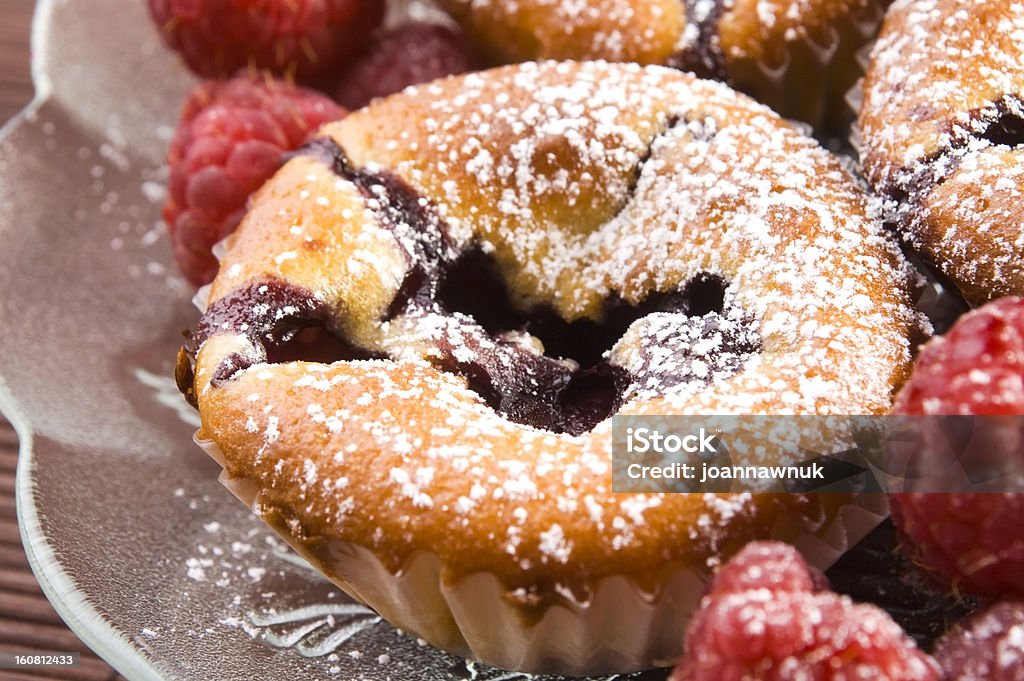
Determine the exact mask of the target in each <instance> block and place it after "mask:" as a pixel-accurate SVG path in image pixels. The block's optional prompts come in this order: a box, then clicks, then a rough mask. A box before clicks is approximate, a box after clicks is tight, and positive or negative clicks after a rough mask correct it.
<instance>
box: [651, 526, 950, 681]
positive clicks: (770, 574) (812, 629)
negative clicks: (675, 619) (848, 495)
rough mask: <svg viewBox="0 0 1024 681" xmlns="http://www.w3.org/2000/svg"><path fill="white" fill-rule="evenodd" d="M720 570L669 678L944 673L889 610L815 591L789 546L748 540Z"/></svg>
mask: <svg viewBox="0 0 1024 681" xmlns="http://www.w3.org/2000/svg"><path fill="white" fill-rule="evenodd" d="M787 554H788V555H787ZM720 574H721V575H722V576H723V578H722V581H721V582H720V581H719V579H718V578H717V577H716V579H715V581H714V582H713V584H712V587H711V590H710V592H709V593H708V595H707V596H705V597H704V600H703V601H702V603H701V607H700V610H698V611H697V613H696V614H695V615H694V617H693V620H692V621H691V622H690V625H689V628H688V629H687V633H686V653H685V655H684V657H683V660H682V662H681V663H680V665H679V666H678V667H677V668H676V669H675V671H674V672H673V674H672V676H671V681H705V680H706V681H745V680H748V679H759V680H768V679H771V680H775V681H789V680H792V681H797V680H799V679H815V680H817V681H840V680H852V679H887V680H888V681H910V680H913V681H925V680H927V681H932V680H934V681H937V680H938V678H939V673H938V668H937V667H936V665H935V663H934V661H933V660H932V659H931V658H930V657H928V656H927V655H926V654H924V653H923V652H921V651H920V650H918V649H917V647H916V645H915V644H914V643H913V642H912V641H911V640H910V639H909V638H908V637H907V635H906V634H905V633H904V632H903V630H902V629H900V627H899V626H898V625H897V624H896V623H895V622H893V621H892V619H891V618H890V617H889V616H888V615H887V614H886V613H885V612H884V611H883V610H881V609H879V608H876V607H874V606H871V605H859V604H856V603H854V602H853V601H851V600H850V599H849V598H847V597H845V596H840V595H838V594H835V593H832V592H830V591H814V590H813V589H814V588H815V587H816V585H820V580H816V579H815V578H814V577H813V576H812V573H811V572H810V570H809V569H808V568H807V566H806V564H805V563H804V562H803V559H802V558H801V557H800V556H799V554H798V553H797V552H796V549H794V548H792V547H790V546H788V545H784V544H773V543H761V542H758V543H754V544H750V545H748V546H747V547H746V548H744V549H743V550H742V551H741V552H740V553H739V554H737V556H736V557H735V558H733V560H732V561H730V562H729V563H727V564H726V565H725V566H724V567H723V568H722V570H721V572H720Z"/></svg>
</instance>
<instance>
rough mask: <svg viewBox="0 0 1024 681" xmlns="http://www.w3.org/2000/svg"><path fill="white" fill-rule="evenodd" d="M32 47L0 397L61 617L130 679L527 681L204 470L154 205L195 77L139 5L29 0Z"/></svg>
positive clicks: (1, 184)
mask: <svg viewBox="0 0 1024 681" xmlns="http://www.w3.org/2000/svg"><path fill="white" fill-rule="evenodd" d="M33 49H34V56H35V63H34V77H35V81H36V88H37V92H38V96H37V98H36V100H35V101H34V102H33V103H32V105H31V106H30V107H29V108H28V109H27V110H26V111H25V112H23V113H22V114H21V115H20V116H19V117H18V118H16V119H15V120H14V121H12V122H11V123H10V124H9V125H8V126H7V127H6V128H5V129H4V130H3V134H2V138H0V333H2V334H3V336H2V337H3V340H2V341H0V407H2V409H3V411H4V413H5V414H7V416H8V418H10V420H11V421H12V422H13V423H14V424H15V427H16V428H17V430H18V434H19V435H20V437H21V456H20V459H19V465H18V484H17V497H18V513H19V518H20V523H21V528H22V535H23V539H24V542H25V548H26V551H27V553H28V557H29V560H30V562H31V564H32V568H33V570H34V571H35V573H36V576H37V577H38V578H39V581H40V583H41V584H42V587H43V589H44V591H45V592H46V594H47V596H48V597H49V598H50V600H51V601H53V604H54V606H55V607H56V608H57V610H58V612H60V614H61V616H62V617H63V618H64V619H65V620H66V621H67V623H68V624H69V625H70V626H71V628H72V629H74V630H75V632H76V633H77V634H78V635H79V636H81V638H82V639H83V640H84V641H85V642H86V643H87V644H88V645H89V646H90V647H92V648H93V649H94V650H96V652H97V653H99V654H100V655H101V656H103V657H104V658H105V659H106V660H108V661H109V662H110V663H111V664H112V665H113V666H114V667H116V668H117V669H118V670H119V671H121V672H122V673H123V674H125V675H126V676H128V677H130V678H133V679H201V680H204V681H205V680H208V679H225V680H230V679H251V678H254V677H259V678H271V679H289V680H291V679H301V678H338V679H367V680H377V679H380V680H383V679H393V680H399V679H417V680H421V679H423V680H426V679H480V680H485V679H494V680H497V679H503V680H506V679H507V680H511V679H519V678H524V677H523V675H521V674H515V673H510V672H505V671H501V670H496V669H492V668H488V667H484V666H483V665H477V664H474V663H472V662H467V661H463V660H461V659H458V658H455V657H452V656H449V655H446V654H444V653H442V652H440V651H438V650H436V649H433V648H431V647H430V646H428V645H426V644H425V643H423V642H422V641H417V640H416V639H415V638H413V637H411V636H408V635H405V634H403V633H402V632H400V631H398V630H396V629H394V628H393V627H391V626H390V625H388V624H386V623H385V622H382V621H381V620H380V618H378V617H377V616H376V615H375V614H374V613H373V612H372V611H370V610H368V609H367V608H365V607H363V606H361V605H358V604H356V603H354V602H352V601H351V600H349V599H348V598H347V597H346V596H344V595H343V594H342V593H341V592H340V591H338V590H337V589H336V588H334V587H333V586H331V585H330V584H329V583H328V582H326V581H325V580H324V579H322V578H321V577H319V575H318V574H317V573H315V572H313V571H312V570H311V569H310V568H309V567H307V566H306V565H305V564H304V563H303V562H302V561H301V560H300V559H298V558H296V557H295V556H294V555H293V554H291V553H289V552H288V550H287V549H286V548H285V547H284V546H283V544H282V543H281V542H279V541H278V540H276V539H275V537H274V536H273V535H272V533H271V532H270V531H269V530H267V529H265V528H264V526H263V525H262V523H260V522H259V521H258V520H257V519H256V518H255V517H254V516H253V515H252V514H251V513H250V512H249V511H248V509H246V508H244V507H243V506H242V505H241V504H239V503H238V502H237V501H236V500H235V498H234V497H233V496H231V494H230V493H229V492H228V491H227V490H226V489H224V488H223V487H221V485H220V484H219V483H218V482H217V476H218V473H219V472H220V467H219V466H218V465H217V464H215V463H214V462H213V461H211V460H210V459H208V457H207V456H206V455H205V454H204V453H203V452H202V451H200V450H199V449H198V448H197V447H196V446H194V445H193V444H192V441H191V436H192V433H193V432H194V430H195V428H196V425H197V419H196V415H195V413H194V412H192V411H191V409H189V408H188V407H186V406H185V404H184V402H183V401H182V399H181V398H180V396H179V395H178V394H177V391H176V390H175V388H174V385H173V381H172V379H171V378H170V377H171V376H172V372H173V359H174V356H175V352H176V350H177V348H178V346H179V344H180V341H181V330H182V329H185V328H187V327H188V326H190V325H191V324H192V323H193V322H194V321H195V319H196V317H197V313H196V310H195V309H194V308H193V307H192V305H191V303H190V297H191V295H192V291H191V290H190V289H189V288H188V287H187V286H186V285H185V283H184V282H183V281H182V280H181V279H180V278H179V277H178V275H177V274H176V273H175V271H174V270H173V268H172V266H171V259H170V249H169V246H168V242H167V239H166V237H165V230H164V226H163V224H162V223H161V222H160V218H159V213H160V206H161V204H162V202H163V199H164V189H163V185H164V180H165V175H166V170H165V168H164V167H163V165H162V160H163V156H164V150H165V148H166V145H167V142H168V140H169V138H170V135H171V133H172V130H173V126H174V123H175V120H176V117H177V114H178V108H179V106H180V103H181V101H182V99H183V96H184V93H185V92H186V90H187V89H188V87H189V86H190V84H191V83H192V80H191V77H190V76H189V75H188V74H187V73H185V71H184V69H183V68H182V67H180V66H179V64H178V62H177V60H176V58H175V57H174V56H173V55H172V54H170V53H169V52H168V51H166V50H165V49H164V48H163V46H162V45H161V44H160V42H159V37H158V36H157V35H156V31H155V29H154V28H153V26H152V23H151V21H150V20H149V18H148V16H146V9H145V4H144V2H142V1H141V0H131V1H127V0H89V1H88V2H83V1H82V0H43V1H42V2H41V3H40V5H39V7H38V10H37V15H36V21H35V26H34V34H33ZM642 676H643V677H644V678H664V672H654V673H652V674H647V675H642ZM611 678H615V677H611ZM630 678H641V676H636V675H634V676H633V677H630Z"/></svg>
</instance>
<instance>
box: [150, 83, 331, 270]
mask: <svg viewBox="0 0 1024 681" xmlns="http://www.w3.org/2000/svg"><path fill="white" fill-rule="evenodd" d="M344 113H345V111H344V110H343V109H341V108H340V107H338V106H337V105H336V104H335V103H334V102H332V101H331V100H329V99H328V98H326V97H324V96H323V95H320V94H318V93H316V92H313V91H311V90H306V89H304V88H300V87H296V86H294V85H289V84H286V83H282V82H279V81H274V80H268V79H255V78H254V79H249V78H235V79H233V80H229V81H224V82H218V81H209V82H206V83H203V84H200V85H198V86H197V87H196V88H195V89H194V90H193V91H192V92H191V94H190V95H189V97H188V100H187V101H186V102H185V106H184V108H183V109H182V115H181V121H180V122H179V124H178V129H177V130H176V131H175V134H174V138H173V139H172V140H171V146H170V150H169V151H168V154H167V157H168V163H169V165H170V180H169V185H170V191H169V197H168V200H167V204H166V205H165V206H164V220H165V221H166V222H167V226H168V228H169V229H170V233H171V241H172V243H173V245H174V259H175V261H176V262H177V264H178V267H179V268H180V269H181V271H182V273H184V275H185V277H186V278H187V279H188V280H189V281H190V282H192V283H193V284H195V285H196V286H201V285H203V284H206V283H209V282H210V281H211V280H212V279H213V276H214V275H215V274H216V272H217V261H216V259H215V258H214V257H213V255H212V254H211V252H210V249H211V248H212V247H213V245H214V244H216V243H217V242H218V241H220V240H221V239H223V238H224V237H225V236H227V235H228V234H230V233H231V232H233V231H234V229H235V227H237V226H238V223H239V222H240V221H241V219H242V216H243V215H244V214H245V205H246V200H247V199H248V197H249V194H251V193H252V192H253V191H255V190H256V189H258V188H259V187H260V185H262V184H263V182H264V181H265V180H266V179H267V178H268V177H270V176H271V175H272V174H273V173H274V171H276V170H277V168H278V167H279V166H280V164H281V160H282V157H283V155H284V154H285V153H286V152H288V151H290V150H293V149H295V148H297V147H298V146H299V145H301V144H302V143H303V142H305V141H306V139H307V138H308V137H309V135H310V134H311V133H312V132H313V131H315V130H316V129H317V128H318V127H320V125H322V124H323V123H325V122H327V121H331V120H335V119H337V118H341V117H342V116H343V115H344Z"/></svg>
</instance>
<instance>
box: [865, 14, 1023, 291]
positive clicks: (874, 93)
mask: <svg viewBox="0 0 1024 681" xmlns="http://www.w3.org/2000/svg"><path fill="white" fill-rule="evenodd" d="M1022 31H1024V5H1021V4H1020V3H1018V2H1014V1H1012V0H995V1H993V2H974V1H973V0H915V1H913V2H910V1H907V0H903V1H901V2H898V3H896V4H895V5H893V7H892V10H891V12H890V13H889V14H888V15H887V16H886V20H885V25H884V27H883V28H882V32H881V35H880V37H879V40H878V43H877V44H876V45H875V47H874V49H873V51H872V58H871V65H870V68H869V69H868V73H867V76H866V77H865V82H864V101H863V106H862V109H861V113H860V127H861V156H862V161H863V165H864V171H865V173H866V175H867V178H868V180H869V181H870V182H871V184H872V185H873V186H874V188H875V189H876V191H878V193H880V194H882V195H885V196H888V197H890V199H891V200H892V202H893V205H894V208H895V209H896V216H895V217H896V219H897V220H898V222H899V224H900V226H901V228H902V230H903V231H904V234H905V236H906V238H907V240H908V241H909V242H910V243H911V244H912V245H913V246H915V247H916V248H917V249H918V250H919V251H920V252H921V254H922V255H923V256H924V258H925V259H926V260H928V261H929V263H930V264H932V265H934V266H935V267H936V268H937V269H938V270H940V271H941V272H942V273H943V274H944V275H945V276H946V277H948V278H949V279H951V280H952V281H953V282H954V283H955V284H956V285H957V287H958V288H959V289H960V291H961V293H963V295H964V297H965V298H966V299H967V300H968V301H969V302H970V303H972V304H981V303H983V302H985V301H986V300H990V299H992V298H998V297H1000V296H1005V295H1020V294H1022V293H1024V257H1022V256H1024V212H1022V210H1021V202H1020V200H1019V199H1020V191H1021V187H1024V151H1022V150H1021V144H1022V143H1024V100H1022V94H1024V41H1021V40H1020V35H1021V32H1022Z"/></svg>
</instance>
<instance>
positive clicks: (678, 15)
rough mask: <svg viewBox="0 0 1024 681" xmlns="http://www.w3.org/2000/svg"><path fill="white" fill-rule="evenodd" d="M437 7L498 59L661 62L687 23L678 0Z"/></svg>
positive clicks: (456, 2) (461, 0) (447, 2)
mask: <svg viewBox="0 0 1024 681" xmlns="http://www.w3.org/2000/svg"><path fill="white" fill-rule="evenodd" d="M441 5H442V6H443V7H444V8H445V9H446V10H447V11H448V12H450V13H451V15H452V16H453V17H454V18H455V20H456V21H458V22H459V23H460V24H461V25H462V26H463V27H464V29H465V30H466V35H467V36H468V37H469V38H470V39H471V40H472V41H473V42H474V43H475V44H476V46H477V48H478V49H479V50H480V51H481V52H482V53H483V54H486V55H489V56H490V57H491V58H492V59H495V60H498V61H500V62H520V61H528V60H531V59H608V60H611V61H632V62H638V63H640V64H663V63H665V61H666V60H667V59H668V58H669V57H671V56H672V54H673V53H674V52H675V50H676V45H677V43H678V42H679V40H680V39H681V37H682V33H683V28H684V27H685V17H684V7H683V3H682V2H680V1H679V0H644V1H642V2H635V1H634V0H589V1H588V2H586V3H579V2H576V3H560V2H551V1H550V0H520V1H519V2H482V3H481V2H471V0H442V2H441Z"/></svg>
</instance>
